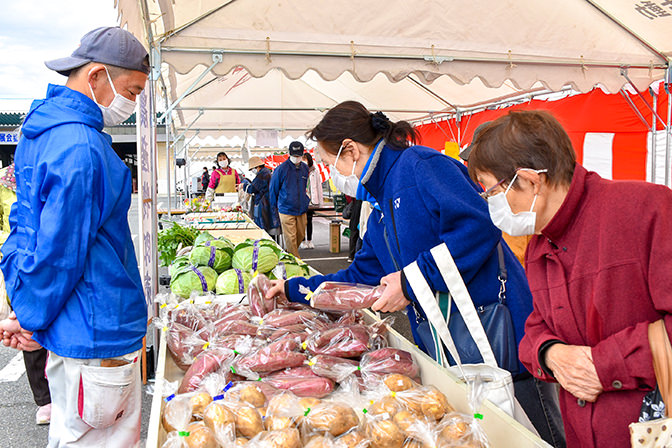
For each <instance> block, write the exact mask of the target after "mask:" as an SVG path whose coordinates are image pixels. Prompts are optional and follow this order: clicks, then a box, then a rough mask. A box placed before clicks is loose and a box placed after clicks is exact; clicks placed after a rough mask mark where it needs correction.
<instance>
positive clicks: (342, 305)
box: [310, 282, 384, 311]
mask: <svg viewBox="0 0 672 448" xmlns="http://www.w3.org/2000/svg"><path fill="white" fill-rule="evenodd" d="M383 289H384V287H381V286H376V287H374V286H368V285H360V284H357V283H342V282H324V283H322V284H321V285H320V286H318V288H317V289H316V290H315V291H314V292H313V294H312V295H311V297H310V306H312V307H313V308H317V309H320V310H327V311H348V310H359V309H364V308H370V307H371V305H373V304H374V303H375V302H376V301H377V300H378V299H380V297H381V296H382V294H383Z"/></svg>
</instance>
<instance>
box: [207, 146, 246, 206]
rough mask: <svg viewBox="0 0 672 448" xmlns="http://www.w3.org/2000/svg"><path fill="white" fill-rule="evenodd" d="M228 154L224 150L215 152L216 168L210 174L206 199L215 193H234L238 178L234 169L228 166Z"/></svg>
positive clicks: (238, 181)
mask: <svg viewBox="0 0 672 448" xmlns="http://www.w3.org/2000/svg"><path fill="white" fill-rule="evenodd" d="M229 164H230V160H229V156H227V155H226V153H224V152H220V153H218V154H217V169H215V170H213V172H212V175H211V176H210V184H209V185H208V191H207V192H206V193H205V198H206V199H207V200H212V199H213V198H214V196H215V194H224V193H235V192H236V188H237V186H238V184H239V183H240V178H239V177H238V173H237V172H236V170H234V169H233V168H231V167H230V166H229Z"/></svg>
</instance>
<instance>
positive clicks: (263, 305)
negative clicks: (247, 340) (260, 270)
mask: <svg viewBox="0 0 672 448" xmlns="http://www.w3.org/2000/svg"><path fill="white" fill-rule="evenodd" d="M269 289H271V281H270V280H269V279H268V277H266V276H265V275H264V274H259V275H257V276H256V277H254V278H253V279H252V280H251V281H250V284H249V286H248V288H247V298H248V300H249V301H250V308H251V310H252V314H254V315H255V316H257V317H263V316H264V315H265V314H268V313H269V312H271V311H273V310H274V309H275V308H276V300H275V298H273V299H266V293H267V292H268V290H269Z"/></svg>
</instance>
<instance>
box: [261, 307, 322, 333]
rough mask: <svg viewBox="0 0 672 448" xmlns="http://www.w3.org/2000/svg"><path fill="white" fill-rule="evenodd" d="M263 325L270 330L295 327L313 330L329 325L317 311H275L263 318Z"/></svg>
mask: <svg viewBox="0 0 672 448" xmlns="http://www.w3.org/2000/svg"><path fill="white" fill-rule="evenodd" d="M262 319H263V321H262V325H263V326H264V327H269V328H274V329H278V328H287V327H291V326H293V325H305V326H307V327H310V328H313V327H315V326H320V325H322V326H324V325H326V324H327V322H326V320H325V318H324V317H323V316H321V315H320V314H318V313H316V312H315V311H310V310H300V311H293V310H286V309H277V310H273V311H271V312H269V313H267V314H266V315H264V316H263V318H262Z"/></svg>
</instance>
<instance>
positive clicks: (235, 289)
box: [215, 269, 252, 294]
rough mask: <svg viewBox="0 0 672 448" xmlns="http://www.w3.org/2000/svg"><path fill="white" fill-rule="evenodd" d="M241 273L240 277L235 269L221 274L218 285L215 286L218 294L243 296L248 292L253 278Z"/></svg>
mask: <svg viewBox="0 0 672 448" xmlns="http://www.w3.org/2000/svg"><path fill="white" fill-rule="evenodd" d="M238 272H240V277H239V276H238V273H237V272H236V270H235V269H229V270H228V271H224V272H222V273H221V274H219V277H217V283H216V284H215V291H216V292H217V294H242V293H246V292H247V286H248V285H249V284H250V280H252V276H251V275H250V274H249V273H247V272H244V271H240V270H239V271H238ZM241 278H242V282H243V290H242V291H241V290H240V279H241Z"/></svg>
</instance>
